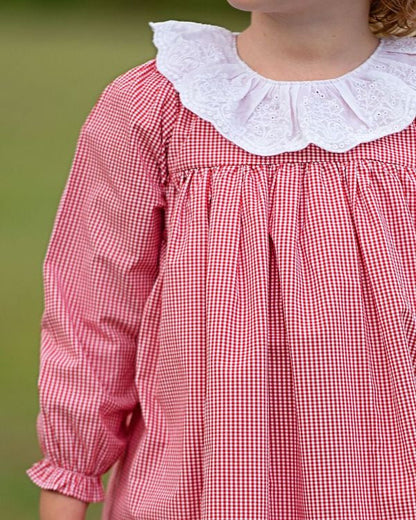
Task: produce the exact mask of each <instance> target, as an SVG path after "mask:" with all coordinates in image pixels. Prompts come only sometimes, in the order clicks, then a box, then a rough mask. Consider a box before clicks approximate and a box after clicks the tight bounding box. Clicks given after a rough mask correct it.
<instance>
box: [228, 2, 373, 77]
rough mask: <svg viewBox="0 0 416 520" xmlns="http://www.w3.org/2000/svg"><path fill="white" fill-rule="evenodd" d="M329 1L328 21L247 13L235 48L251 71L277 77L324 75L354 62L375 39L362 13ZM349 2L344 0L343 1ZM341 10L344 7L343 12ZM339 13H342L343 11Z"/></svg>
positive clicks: (336, 72)
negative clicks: (332, 8) (332, 11)
mask: <svg viewBox="0 0 416 520" xmlns="http://www.w3.org/2000/svg"><path fill="white" fill-rule="evenodd" d="M343 4H344V2H334V3H333V5H337V8H338V11H336V12H335V14H338V16H335V14H334V17H333V23H332V24H331V23H329V22H330V18H329V15H328V14H326V15H325V16H324V17H321V18H319V17H318V19H317V20H314V18H313V17H312V18H309V19H307V20H306V21H305V20H304V18H303V17H299V15H297V18H296V20H293V19H292V17H291V16H289V15H287V14H285V15H281V14H279V15H278V16H277V15H276V14H275V13H262V12H259V11H254V12H252V13H251V24H250V26H249V27H247V28H246V29H245V30H244V31H242V32H241V34H239V35H238V38H237V50H238V53H239V55H240V57H241V59H242V60H243V61H245V62H246V63H247V65H249V66H250V67H251V68H252V69H253V70H255V71H256V72H258V73H259V74H261V75H262V76H265V77H267V78H270V79H273V80H277V81H308V80H314V79H328V78H334V77H337V76H342V75H343V74H345V73H347V72H349V71H350V70H353V69H355V68H356V67H358V66H359V65H360V64H361V63H362V62H363V61H365V60H366V59H367V58H368V57H369V56H370V55H371V54H372V53H373V51H374V50H375V49H376V47H377V45H378V43H379V39H378V38H377V37H376V36H374V35H373V34H372V32H371V31H370V29H369V26H368V13H367V11H366V12H365V13H364V14H363V13H362V10H361V11H360V10H358V9H357V11H356V16H351V15H352V10H351V9H348V8H346V7H345V5H344V6H343ZM347 4H349V3H347ZM343 11H349V12H348V14H349V16H348V17H346V14H345V13H344V12H343ZM343 15H344V16H343Z"/></svg>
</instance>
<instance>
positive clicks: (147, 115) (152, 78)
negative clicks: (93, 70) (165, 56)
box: [86, 58, 180, 133]
mask: <svg viewBox="0 0 416 520" xmlns="http://www.w3.org/2000/svg"><path fill="white" fill-rule="evenodd" d="M179 104H180V101H179V95H178V93H177V91H176V90H175V89H174V87H173V84H172V83H171V81H170V80H168V79H167V78H166V76H164V75H163V74H162V73H161V72H160V71H159V70H158V69H157V67H156V58H152V59H150V60H148V61H146V62H143V63H140V64H139V65H136V66H134V67H132V68H130V69H128V70H127V71H125V72H123V73H121V74H119V75H118V76H116V77H114V78H113V79H112V80H111V81H110V82H108V83H107V85H106V86H105V87H104V88H103V89H102V90H101V92H100V94H99V96H98V97H97V100H96V103H95V106H94V108H93V110H92V111H91V113H90V116H89V117H88V118H87V122H86V124H87V123H88V119H90V118H92V116H93V114H94V112H96V111H97V112H101V113H102V112H105V113H110V112H111V113H114V111H115V110H116V111H117V112H118V113H120V112H122V113H123V114H124V115H125V116H126V119H128V120H129V122H130V124H132V125H137V126H140V128H142V129H146V130H149V132H152V131H154V130H155V129H157V130H158V131H159V130H162V133H164V131H165V130H166V131H168V128H167V127H168V126H169V122H172V123H173V122H174V120H175V119H176V114H177V111H178V109H179Z"/></svg>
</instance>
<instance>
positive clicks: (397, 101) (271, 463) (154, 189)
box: [27, 0, 416, 520]
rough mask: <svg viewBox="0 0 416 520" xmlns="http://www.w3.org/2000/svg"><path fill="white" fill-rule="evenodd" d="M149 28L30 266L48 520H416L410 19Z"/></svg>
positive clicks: (322, 18) (279, 18)
mask: <svg viewBox="0 0 416 520" xmlns="http://www.w3.org/2000/svg"><path fill="white" fill-rule="evenodd" d="M230 3H231V4H232V6H233V7H235V8H237V9H242V10H246V11H250V12H251V23H250V26H249V27H247V28H246V29H245V30H244V31H242V32H241V33H237V32H232V31H230V30H228V29H226V28H224V27H221V26H217V25H209V24H203V23H196V22H191V21H178V20H167V21H162V22H150V26H151V29H152V30H153V32H154V35H153V38H154V40H153V41H154V43H155V46H156V48H157V51H158V52H157V55H156V57H155V59H152V60H150V61H147V62H146V63H142V64H140V65H138V66H136V67H134V68H132V69H130V70H128V71H127V72H125V73H123V74H121V75H120V76H118V77H117V78H116V79H114V80H113V81H112V82H111V83H110V84H109V85H108V86H107V87H106V88H105V89H104V91H103V92H102V93H101V95H100V97H99V99H98V101H97V102H96V104H95V106H94V107H93V108H92V110H91V112H90V114H89V115H88V117H87V119H86V121H85V123H84V125H83V126H82V129H81V132H80V135H79V140H78V143H77V148H76V152H75V157H74V161H73V164H72V168H71V172H70V175H69V178H68V181H67V184H66V187H65V190H64V193H63V195H62V199H61V201H60V205H59V209H58V212H57V215H56V220H55V223H54V227H53V231H52V235H51V238H50V243H49V246H48V250H47V253H46V257H45V260H44V264H43V273H44V283H45V310H44V314H43V317H42V345H41V363H40V376H39V392H40V413H39V416H38V422H37V429H38V435H39V440H40V445H41V447H42V451H43V453H44V458H43V459H42V460H41V461H39V462H36V463H35V464H34V465H33V466H32V467H31V468H30V469H28V470H27V473H28V475H29V477H30V478H31V480H32V481H33V482H34V483H35V484H37V485H38V486H39V487H40V488H42V491H41V500H40V510H41V518H42V520H47V519H52V518H53V519H54V520H56V519H58V518H59V519H60V520H62V519H71V520H79V519H81V518H84V514H85V510H86V507H87V504H88V503H90V502H96V501H102V500H104V492H103V486H102V482H101V477H102V475H103V474H104V473H105V472H107V471H108V470H109V469H110V468H111V467H113V469H112V472H111V476H110V480H109V485H108V489H107V490H106V497H105V501H104V511H103V519H104V520H144V519H152V520H301V519H302V520H304V519H305V520H306V519H308V520H347V519H348V520H376V519H377V520H379V519H383V520H399V519H400V520H411V519H413V520H414V519H415V518H416V154H415V150H416V119H415V118H416V38H414V37H413V35H412V28H413V29H414V28H415V27H416V1H414V0H411V1H409V0H395V1H389V2H386V1H385V0H376V1H375V2H369V1H368V0H351V1H349V2H343V1H335V2H334V0H308V1H305V0H295V1H294V0H290V1H289V0H244V1H243V0H233V1H232V2H230Z"/></svg>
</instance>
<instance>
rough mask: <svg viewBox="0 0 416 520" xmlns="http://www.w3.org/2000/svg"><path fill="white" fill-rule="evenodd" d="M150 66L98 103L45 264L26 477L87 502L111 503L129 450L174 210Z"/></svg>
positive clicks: (122, 80)
mask: <svg viewBox="0 0 416 520" xmlns="http://www.w3.org/2000/svg"><path fill="white" fill-rule="evenodd" d="M152 70H153V69H152V66H151V65H149V64H146V65H144V66H142V67H141V68H140V67H139V68H137V69H135V70H134V71H130V72H129V73H128V74H127V73H126V74H125V75H124V76H119V77H118V78H116V80H114V81H113V82H112V83H110V84H109V85H108V86H107V87H106V88H105V89H104V91H103V92H102V93H101V95H100V97H99V98H98V100H97V102H96V104H95V105H94V107H93V108H92V110H91V111H90V113H89V115H88V117H87V119H86V121H85V122H84V124H83V126H82V128H81V131H80V134H79V137H78V142H77V146H76V151H75V156H74V159H73V162H72V166H71V170H70V173H69V176H68V179H67V182H66V186H65V189H64V191H63V193H62V196H61V200H60V203H59V207H58V210H57V214H56V217H55V222H54V226H53V229H52V233H51V236H50V239H49V244H48V247H47V251H46V255H45V258H44V262H43V280H44V284H43V286H44V311H43V315H42V319H41V327H40V328H41V348H40V367H39V378H38V392H39V403H40V405H39V414H38V417H37V423H36V427H37V434H38V439H39V444H40V447H41V449H42V452H43V455H44V457H43V458H42V460H40V461H38V462H36V463H35V464H33V465H32V467H30V469H28V470H26V473H27V475H28V476H29V477H30V479H31V480H32V481H33V482H34V483H35V484H37V485H38V486H39V487H41V488H45V489H53V490H57V491H59V492H61V493H63V494H66V495H69V496H73V497H75V498H78V499H79V500H83V501H85V502H97V501H102V500H103V499H104V489H103V485H102V480H101V476H102V474H104V473H105V472H106V471H108V470H109V469H110V467H111V466H112V465H113V464H114V463H115V462H116V460H117V459H118V458H119V457H120V455H121V454H122V452H123V450H124V449H125V447H126V443H127V442H128V427H127V424H126V419H127V416H128V414H129V413H130V412H131V411H132V410H133V408H134V407H135V406H137V405H138V397H137V393H136V390H135V385H134V368H135V351H136V337H137V334H138V331H139V327H140V317H141V314H142V311H143V307H144V304H145V301H146V298H147V296H148V295H149V294H150V291H151V289H152V286H153V284H154V281H155V279H156V276H157V273H158V265H159V255H160V247H161V240H162V236H163V226H164V214H165V211H164V207H165V192H164V176H163V174H164V171H163V168H162V167H161V157H162V155H163V146H162V145H163V143H162V138H161V132H160V131H159V130H158V129H157V128H156V127H157V125H158V120H157V118H156V117H155V114H156V112H155V108H154V107H153V106H151V105H152V103H151V99H150V97H149V96H147V97H146V96H145V95H144V94H142V91H143V90H144V89H145V88H147V89H151V88H152V80H151V79H149V78H150V76H151V73H152V72H151V71H152ZM137 71H138V74H137Z"/></svg>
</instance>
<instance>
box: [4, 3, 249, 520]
mask: <svg viewBox="0 0 416 520" xmlns="http://www.w3.org/2000/svg"><path fill="white" fill-rule="evenodd" d="M41 4H42V2H39V3H38V4H33V3H31V2H28V1H26V2H25V1H23V0H16V2H15V3H14V4H13V6H10V5H6V4H0V44H1V45H0V54H1V63H2V81H1V89H2V93H1V94H2V95H1V100H2V103H1V123H2V124H1V126H0V132H1V139H0V147H1V159H2V174H1V180H2V185H3V189H2V190H1V192H0V197H1V200H0V202H1V203H0V212H1V219H0V222H1V224H0V226H1V238H2V244H3V246H2V251H3V254H2V255H1V262H2V273H3V281H2V298H1V300H0V301H1V309H0V310H1V312H0V320H1V327H0V330H1V334H2V345H3V347H2V349H1V359H0V362H1V364H0V367H1V368H0V370H1V377H0V385H1V386H0V390H1V395H2V406H1V416H0V420H1V424H2V428H1V434H0V435H1V437H0V450H2V451H3V453H1V452H0V456H1V461H2V464H1V465H0V489H1V509H2V513H1V518H3V519H8V520H9V519H10V520H29V519H30V520H33V519H34V518H38V496H39V488H38V487H37V486H36V485H35V484H33V483H32V482H31V481H30V479H29V477H28V476H27V475H26V473H25V470H26V469H27V468H28V467H30V466H31V465H32V464H33V463H34V462H35V461H37V460H39V459H40V458H41V456H42V455H41V452H40V449H39V446H38V441H37V437H36V429H35V428H36V426H35V421H36V415H37V412H38V395H37V377H38V366H39V339H40V328H39V326H40V318H41V313H42V309H43V288H42V262H43V258H44V254H45V252H46V246H47V243H48V239H49V235H50V233H51V231H52V225H53V220H54V217H55V213H56V210H57V206H58V202H59V198H60V196H61V193H62V190H63V188H64V185H65V182H66V178H67V175H68V173H69V169H70V166H71V162H72V158H73V154H74V151H75V145H76V140H77V137H78V133H79V130H80V128H81V125H82V123H83V121H84V120H85V118H86V116H87V114H88V112H89V111H90V109H91V108H92V106H93V104H94V103H95V101H96V100H97V98H98V96H99V94H100V92H101V91H102V90H103V88H104V87H105V86H106V85H107V84H108V83H109V82H110V81H112V80H113V79H114V78H115V77H116V76H118V75H119V74H121V73H123V72H125V71H127V70H128V69H130V68H131V67H134V66H136V65H138V64H140V63H142V62H144V61H146V60H148V59H150V58H153V57H154V56H155V52H156V50H155V48H154V46H153V43H152V33H151V30H150V28H149V27H148V22H149V21H159V20H164V19H183V20H192V21H198V22H203V23H212V24H218V25H223V26H226V27H228V28H229V29H231V30H233V31H239V30H242V29H243V28H244V27H246V26H247V25H248V23H249V13H247V12H241V11H237V10H236V9H233V8H231V7H230V6H229V4H228V3H227V2H226V0H223V1H222V0H218V2H212V3H211V2H210V3H209V4H208V5H207V4H204V3H203V2H202V1H200V2H186V1H181V2H175V5H172V4H171V5H169V3H168V2H166V1H161V2H158V4H157V7H152V6H147V7H146V8H144V7H143V6H141V5H136V4H135V3H134V2H131V0H125V1H124V2H120V3H118V4H117V3H114V4H111V5H110V4H109V5H106V4H101V3H98V2H89V3H88V4H87V3H85V5H84V4H82V3H81V2H78V1H74V2H71V3H69V2H66V3H64V4H62V5H60V7H59V9H58V8H57V7H56V6H55V5H54V6H53V9H52V3H51V2H48V0H44V3H43V5H41ZM48 4H50V5H48ZM86 6H87V7H86ZM213 6H214V7H215V9H213ZM108 476H109V474H108V473H107V475H106V476H105V477H104V483H106V482H107V480H108ZM101 509H102V504H92V505H90V507H89V510H88V515H87V518H88V519H99V518H100V514H101Z"/></svg>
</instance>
